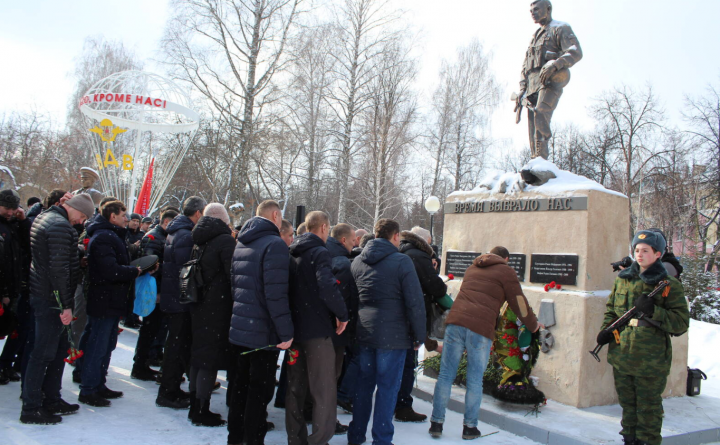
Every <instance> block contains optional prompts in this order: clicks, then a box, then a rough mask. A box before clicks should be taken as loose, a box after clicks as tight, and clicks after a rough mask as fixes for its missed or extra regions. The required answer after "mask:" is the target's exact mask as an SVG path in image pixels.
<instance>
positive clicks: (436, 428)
mask: <svg viewBox="0 0 720 445" xmlns="http://www.w3.org/2000/svg"><path fill="white" fill-rule="evenodd" d="M442 430H443V424H442V423H438V422H430V430H429V431H428V433H430V435H431V436H432V437H434V438H436V439H437V438H440V437H441V436H442Z"/></svg>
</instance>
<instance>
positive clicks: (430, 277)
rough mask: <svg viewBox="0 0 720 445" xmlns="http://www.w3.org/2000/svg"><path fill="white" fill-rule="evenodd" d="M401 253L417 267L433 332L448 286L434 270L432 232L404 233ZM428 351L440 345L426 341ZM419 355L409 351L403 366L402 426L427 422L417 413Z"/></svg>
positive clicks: (399, 401) (427, 320)
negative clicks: (435, 310) (434, 314)
mask: <svg viewBox="0 0 720 445" xmlns="http://www.w3.org/2000/svg"><path fill="white" fill-rule="evenodd" d="M400 253H404V254H405V255H407V256H409V257H410V259H411V260H412V261H413V266H415V272H416V273H417V276H418V279H419V280H420V286H421V287H422V291H423V297H424V300H425V327H426V329H427V330H429V329H430V322H431V318H430V317H431V314H432V305H434V304H435V301H436V300H437V299H440V298H442V297H444V296H445V294H446V292H447V285H446V284H445V282H444V281H443V280H442V278H440V276H439V275H438V274H437V272H436V271H435V267H434V266H433V262H432V259H433V255H434V252H433V249H432V247H431V246H430V232H429V231H428V230H426V229H423V228H421V227H414V228H413V229H412V232H407V231H404V232H401V233H400ZM425 349H427V350H428V351H435V350H437V349H438V343H437V341H435V340H431V339H429V338H428V337H425ZM417 360H418V355H417V351H416V350H415V349H408V350H407V355H406V356H405V364H404V366H403V376H402V381H401V382H400V391H399V392H398V399H397V404H396V405H395V420H398V421H400V422H422V421H424V420H425V419H427V416H426V415H425V414H420V413H417V412H415V410H413V398H412V395H411V393H412V389H413V383H414V382H415V368H416V367H417Z"/></svg>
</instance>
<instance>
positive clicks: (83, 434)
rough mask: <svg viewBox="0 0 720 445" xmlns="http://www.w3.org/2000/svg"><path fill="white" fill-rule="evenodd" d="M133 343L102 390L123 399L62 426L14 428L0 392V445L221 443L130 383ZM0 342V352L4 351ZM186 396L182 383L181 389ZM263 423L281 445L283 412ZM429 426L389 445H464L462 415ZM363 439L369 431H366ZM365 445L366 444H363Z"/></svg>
mask: <svg viewBox="0 0 720 445" xmlns="http://www.w3.org/2000/svg"><path fill="white" fill-rule="evenodd" d="M136 342H137V331H135V330H132V329H125V331H124V332H123V333H122V334H120V336H119V337H118V346H117V349H116V350H115V352H114V353H113V358H112V362H111V364H110V372H109V375H108V387H109V388H111V389H113V390H119V391H123V392H124V393H125V397H123V398H121V399H118V400H113V401H112V407H110V408H92V407H89V406H87V405H80V412H79V413H78V414H74V415H71V416H65V417H64V418H63V422H62V423H61V424H59V425H54V426H33V425H23V424H21V423H20V422H19V420H18V419H19V417H20V408H21V402H20V400H19V399H18V397H19V395H20V385H19V383H10V384H8V385H4V386H0V401H1V402H0V445H40V444H42V445H65V444H67V445H82V444H103V445H113V444H123V445H125V444H143V445H154V444H157V445H160V444H175V445H210V444H224V443H227V430H226V429H225V428H202V427H196V426H193V425H192V424H191V423H190V422H189V421H188V420H187V411H186V410H181V411H175V410H171V409H167V408H158V407H156V406H155V397H156V395H157V389H158V386H157V385H156V384H155V383H151V382H143V381H139V380H133V379H131V378H130V369H131V367H132V357H133V353H134V349H135V343H136ZM4 343H5V342H4V340H3V341H0V349H1V348H2V346H3V345H4ZM71 371H72V368H71V367H70V366H66V368H65V375H64V380H63V397H64V399H65V400H67V401H68V402H70V403H77V396H78V393H79V387H78V385H77V384H75V383H73V382H72V374H71ZM223 378H224V372H221V373H220V378H219V380H220V381H221V382H222V383H223V387H222V388H221V389H220V390H218V391H217V392H215V393H214V395H213V399H212V402H211V409H212V410H213V411H215V412H219V413H221V414H222V415H223V418H225V419H227V407H226V406H225V391H226V385H225V381H224V380H223ZM184 389H185V390H187V383H185V384H184ZM414 407H415V410H416V411H418V412H421V413H423V414H428V415H429V414H430V412H431V410H432V406H431V405H430V404H429V403H427V402H423V401H422V400H418V399H416V401H415V406H414ZM338 419H340V422H342V423H343V424H346V425H347V424H348V423H349V422H350V420H351V415H348V414H344V413H343V412H342V411H341V410H339V411H338ZM268 420H269V421H271V422H274V423H275V425H276V430H275V431H272V432H270V433H268V435H267V437H266V438H265V443H266V444H267V445H284V444H286V443H287V436H286V435H285V411H284V410H281V409H277V408H274V407H272V405H271V406H270V408H269V418H268ZM429 426H430V424H429V422H425V423H421V424H414V423H398V422H395V439H394V443H395V445H418V444H421V443H430V442H432V443H442V444H444V445H452V444H456V445H459V444H461V443H463V444H465V445H467V444H468V443H473V442H468V441H463V440H462V438H461V433H462V414H458V413H455V412H452V411H448V413H447V417H446V425H445V433H444V435H443V439H442V441H440V442H436V441H433V439H431V438H430V436H429V435H428V433H427V430H428V428H429ZM478 428H479V429H480V431H481V432H482V433H483V434H488V433H492V432H495V431H498V429H497V428H495V427H493V426H490V425H487V424H482V423H481V424H480V425H479V426H478ZM368 437H370V431H369V428H368ZM478 442H482V444H483V445H529V444H536V443H537V442H533V441H531V440H529V439H526V438H522V437H518V436H515V435H513V434H510V433H507V432H504V431H499V432H498V433H497V434H493V435H491V436H487V437H483V438H481V439H479V441H478ZM346 443H347V436H335V437H333V439H332V440H331V441H330V444H331V445H345V444H346ZM368 443H369V442H368Z"/></svg>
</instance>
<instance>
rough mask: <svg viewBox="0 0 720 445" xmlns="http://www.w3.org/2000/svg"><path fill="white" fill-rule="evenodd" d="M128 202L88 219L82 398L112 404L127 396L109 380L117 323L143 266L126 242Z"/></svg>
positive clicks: (114, 203)
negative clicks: (134, 259) (136, 264)
mask: <svg viewBox="0 0 720 445" xmlns="http://www.w3.org/2000/svg"><path fill="white" fill-rule="evenodd" d="M125 211H126V209H125V206H124V205H123V203H122V202H120V201H110V202H108V203H106V204H105V205H103V206H102V208H101V209H100V215H98V216H96V217H95V219H94V220H93V222H91V223H90V224H89V225H88V228H87V233H88V236H89V237H90V243H89V244H88V257H87V258H88V278H89V286H88V292H87V315H88V325H89V326H90V328H89V331H87V332H86V333H85V335H87V336H88V340H87V344H86V346H85V351H84V352H85V355H84V357H83V366H82V383H81V384H80V396H79V397H78V401H79V402H80V403H84V404H86V405H90V406H95V407H107V406H110V400H109V399H116V398H119V397H122V395H123V393H122V392H120V391H112V390H110V389H108V387H107V386H105V375H106V373H107V370H108V367H109V366H110V358H111V356H112V351H114V350H115V346H116V345H117V335H118V323H119V322H120V317H122V316H124V315H125V314H126V313H127V307H128V305H129V304H130V298H131V295H130V294H131V290H132V289H133V281H134V280H135V278H137V277H138V276H139V275H140V272H141V271H140V269H138V268H136V267H133V266H131V265H130V254H129V253H128V250H127V246H126V245H125V224H126V219H125Z"/></svg>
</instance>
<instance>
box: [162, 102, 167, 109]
mask: <svg viewBox="0 0 720 445" xmlns="http://www.w3.org/2000/svg"><path fill="white" fill-rule="evenodd" d="M166 107H167V101H166V100H164V101H163V108H166Z"/></svg>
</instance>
